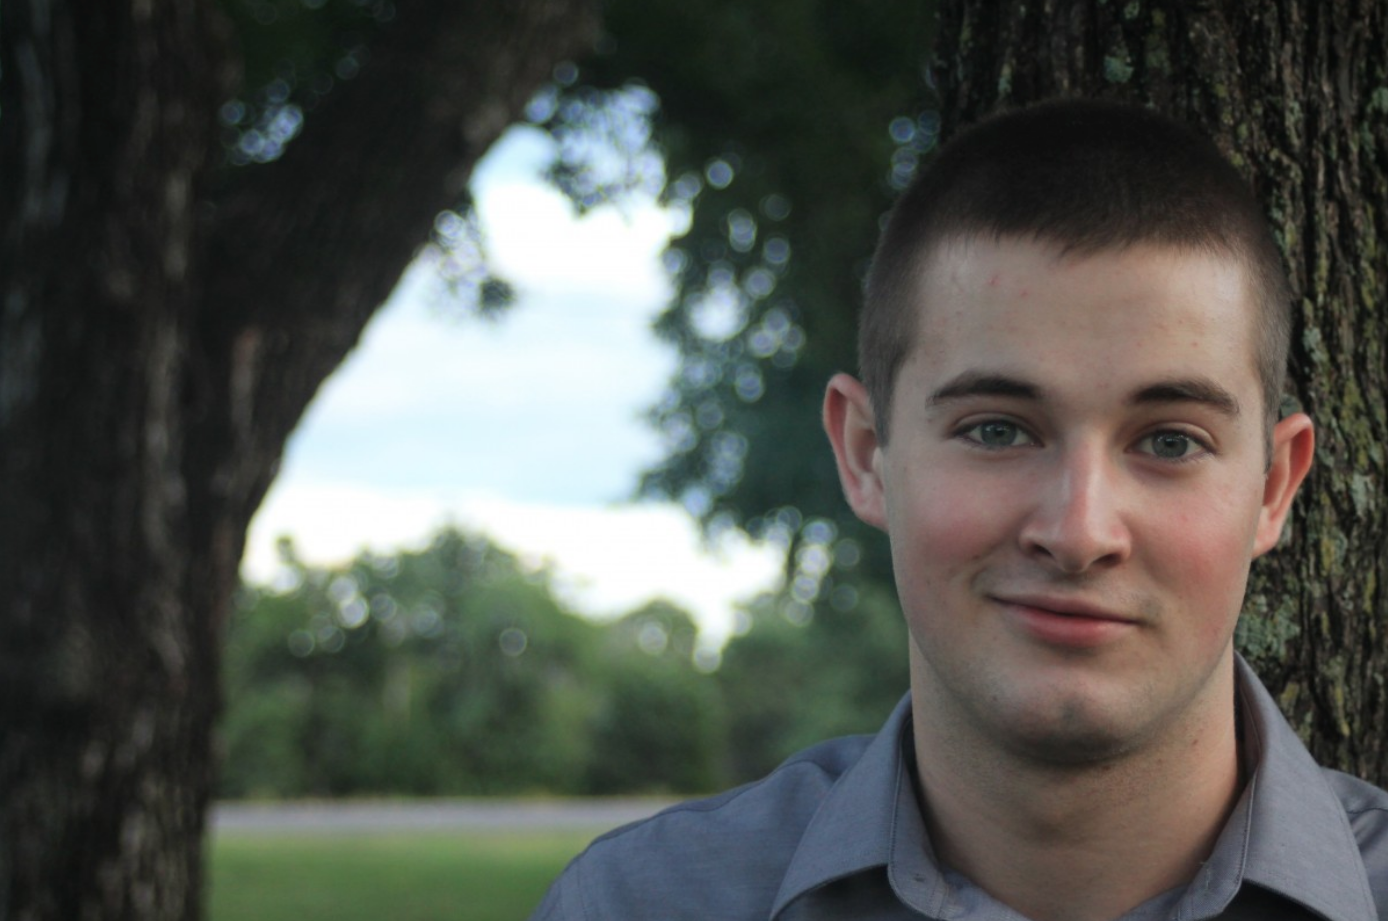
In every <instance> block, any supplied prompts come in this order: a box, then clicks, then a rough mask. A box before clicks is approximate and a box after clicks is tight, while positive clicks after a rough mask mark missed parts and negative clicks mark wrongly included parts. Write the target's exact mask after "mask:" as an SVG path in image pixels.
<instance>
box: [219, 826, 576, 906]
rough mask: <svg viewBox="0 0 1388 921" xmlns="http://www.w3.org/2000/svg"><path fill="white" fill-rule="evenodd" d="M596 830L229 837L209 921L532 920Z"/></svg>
mask: <svg viewBox="0 0 1388 921" xmlns="http://www.w3.org/2000/svg"><path fill="white" fill-rule="evenodd" d="M593 834H594V833H592V832H578V831H560V832H511V833H501V832H434V831H428V832H410V833H398V834H396V833H388V834H382V833H373V834H362V835H354V836H344V837H332V836H328V835H289V834H265V833H259V832H243V831H237V832H222V833H220V834H218V835H216V836H215V837H214V838H213V841H212V848H211V855H212V856H211V865H210V877H211V892H210V902H209V910H208V918H209V919H210V921H319V919H323V921H328V919H331V921H367V919H370V921H440V919H460V921H523V919H524V918H526V916H527V915H529V913H530V912H531V910H532V909H534V907H535V906H536V905H538V904H539V902H540V899H541V898H542V897H543V896H544V893H545V889H546V888H547V887H548V886H549V883H550V881H551V880H553V879H554V877H555V876H557V875H558V873H559V871H560V870H561V869H563V867H564V865H565V864H566V863H568V861H569V860H570V858H572V857H573V856H574V855H575V854H577V853H578V852H579V851H581V850H582V849H583V848H584V846H585V845H586V844H587V843H588V841H589V840H591V839H592V837H593Z"/></svg>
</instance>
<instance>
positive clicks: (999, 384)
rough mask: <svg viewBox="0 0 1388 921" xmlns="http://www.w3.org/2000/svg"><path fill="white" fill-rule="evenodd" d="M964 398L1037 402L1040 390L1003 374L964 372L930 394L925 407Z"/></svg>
mask: <svg viewBox="0 0 1388 921" xmlns="http://www.w3.org/2000/svg"><path fill="white" fill-rule="evenodd" d="M964 397H1019V398H1021V399H1024V400H1039V399H1040V398H1041V388H1040V387H1038V386H1036V385H1035V384H1033V383H1031V382H1030V381H1025V380H1021V379H1019V378H1015V377H1008V376H1006V375H1003V374H985V373H982V372H979V371H965V372H964V373H963V374H960V375H958V376H957V377H955V378H953V379H951V380H950V381H948V382H946V383H945V384H944V386H942V387H940V388H939V389H938V390H936V391H935V392H934V393H932V394H931V395H930V399H929V400H928V401H927V402H926V405H928V406H938V405H940V404H941V403H947V402H949V401H950V400H959V399H962V398H964Z"/></svg>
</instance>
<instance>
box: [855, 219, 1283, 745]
mask: <svg viewBox="0 0 1388 921" xmlns="http://www.w3.org/2000/svg"><path fill="white" fill-rule="evenodd" d="M919 300H920V303H921V304H922V307H921V309H922V311H923V312H922V316H921V318H920V322H919V324H918V330H917V333H916V336H917V338H916V342H915V344H914V346H913V348H912V350H911V351H910V352H909V353H908V356H907V359H906V361H905V362H904V364H903V366H902V368H901V371H900V374H899V377H898V379H897V382H896V389H895V396H894V399H893V404H892V418H891V420H890V422H891V425H890V432H891V440H890V443H889V445H887V446H886V447H882V446H880V445H877V446H876V447H874V448H873V449H872V450H871V452H870V455H869V454H868V453H867V452H861V453H862V456H864V457H870V459H869V460H867V461H866V462H865V464H864V466H865V467H870V468H871V469H870V470H869V471H868V476H869V478H870V480H871V481H872V482H873V483H876V484H877V486H876V488H877V489H878V494H877V496H876V498H875V499H874V498H873V496H872V495H867V497H866V499H864V498H863V497H862V496H859V497H857V498H856V499H855V502H854V504H855V509H857V510H858V511H859V513H860V514H861V515H862V516H863V517H864V518H865V519H866V520H868V521H870V522H872V523H876V524H879V525H883V526H885V527H886V529H887V531H888V533H889V535H890V538H891V544H892V557H893V562H894V565H895V569H896V579H897V586H898V591H899V593H900V597H901V603H902V606H903V609H904V611H905V615H906V619H907V623H908V626H909V628H910V633H911V637H912V646H913V648H912V683H913V690H914V691H915V695H916V701H917V706H918V708H919V707H921V706H927V707H930V708H932V709H933V710H934V711H935V714H934V715H935V716H936V717H939V718H941V719H943V720H946V721H947V722H948V724H949V725H952V726H956V727H967V731H969V732H975V733H980V734H982V736H983V737H986V738H988V739H990V740H991V741H992V742H994V743H997V744H1001V745H1002V746H1004V747H1006V748H1009V749H1012V750H1014V751H1016V752H1018V753H1022V754H1025V755H1026V756H1027V757H1030V758H1034V759H1039V760H1051V761H1057V762H1075V761H1091V760H1103V759H1106V758H1112V757H1115V756H1118V755H1121V754H1124V753H1127V752H1132V751H1134V750H1136V749H1139V748H1141V747H1143V746H1144V745H1146V744H1149V743H1153V742H1156V741H1157V740H1165V741H1168V742H1169V741H1172V740H1173V739H1174V738H1176V737H1178V736H1180V735H1182V733H1185V734H1186V735H1189V734H1190V733H1191V732H1195V731H1198V730H1197V729H1195V728H1194V727H1198V726H1200V725H1208V722H1207V721H1202V715H1208V714H1209V713H1210V712H1212V711H1211V708H1213V707H1218V706H1223V707H1225V708H1227V707H1229V706H1230V705H1231V703H1230V702H1231V700H1232V695H1231V694H1230V693H1229V689H1230V688H1231V681H1232V678H1231V666H1232V660H1231V656H1230V643H1231V637H1232V635H1233V630H1234V624H1235V621H1236V619H1237V617H1238V613H1239V609H1240V606H1241V604H1242V599H1243V595H1244V587H1245V582H1246V579H1247V574H1248V567H1249V563H1250V561H1251V560H1252V558H1253V557H1255V556H1257V555H1258V554H1260V553H1262V552H1264V551H1266V550H1267V549H1269V548H1270V547H1271V546H1272V545H1273V543H1275V542H1276V539H1277V534H1278V532H1279V530H1280V527H1281V522H1282V519H1283V517H1284V516H1285V511H1286V508H1285V504H1286V503H1282V502H1281V500H1280V493H1279V494H1278V496H1276V497H1272V498H1275V499H1276V501H1272V499H1270V496H1271V495H1272V493H1273V492H1276V490H1273V489H1270V488H1269V486H1268V484H1269V483H1272V484H1273V485H1274V486H1276V485H1278V484H1279V483H1281V481H1282V479H1283V478H1282V472H1283V468H1285V467H1286V463H1285V460H1286V456H1287V455H1288V453H1289V450H1290V449H1289V448H1288V447H1287V442H1288V440H1289V437H1290V436H1289V435H1288V431H1290V429H1292V428H1295V429H1296V430H1297V431H1304V432H1305V436H1306V439H1307V440H1306V441H1305V442H1300V443H1299V444H1301V445H1303V446H1304V448H1305V450H1304V452H1303V453H1304V454H1305V455H1306V457H1307V459H1308V460H1309V450H1310V448H1309V437H1310V433H1309V422H1305V421H1304V417H1300V421H1295V422H1294V424H1292V425H1289V424H1288V423H1285V422H1284V423H1281V424H1279V431H1278V432H1277V433H1275V442H1276V444H1277V445H1278V447H1277V448H1276V449H1275V452H1274V470H1273V475H1272V476H1271V477H1269V476H1267V467H1266V460H1267V455H1266V449H1265V445H1266V442H1265V432H1264V429H1263V405H1262V396H1261V389H1260V386H1259V380H1258V376H1257V370H1256V364H1255V360H1254V322H1253V310H1254V306H1253V302H1252V298H1251V295H1250V291H1249V288H1248V285H1247V279H1246V278H1245V273H1244V272H1243V270H1242V268H1241V267H1240V266H1239V264H1238V263H1237V262H1236V261H1234V260H1232V259H1227V258H1221V257H1217V256H1212V255H1205V254H1198V253H1192V252H1186V251H1179V250H1173V249H1167V248H1159V247H1154V246H1137V247H1133V248H1130V249H1127V250H1122V251H1118V252H1111V253H1102V254H1098V255H1093V256H1087V257H1064V258H1062V257H1060V256H1059V255H1058V250H1057V249H1056V248H1055V247H1053V246H1051V245H1047V244H1042V243H1037V242H1031V241H1025V240H1019V239H1004V240H1001V241H990V240H974V241H971V242H968V243H962V242H961V243H953V244H948V245H944V246H942V247H940V248H939V249H938V250H937V252H936V253H935V255H934V256H933V257H932V260H931V262H930V264H929V266H928V271H927V273H926V276H925V281H924V282H923V284H922V291H921V295H920V299H919ZM925 305H928V306H925ZM832 389H833V388H832V387H831V390H832ZM837 447H839V446H838V444H837V443H836V448H837ZM845 450H851V449H842V448H841V449H840V460H841V464H842V462H843V459H844V458H843V454H844V451H845ZM1279 458H1281V459H1282V460H1281V461H1279V460H1278V459H1279ZM1279 463H1281V465H1282V466H1281V467H1279V466H1277V465H1278V464H1279ZM1303 472H1304V471H1303ZM1299 481H1300V474H1297V475H1296V476H1295V482H1293V483H1292V484H1291V492H1295V486H1296V483H1297V482H1299ZM846 482H847V480H846ZM850 497H851V498H853V489H852V487H850ZM1286 499H1287V502H1289V501H1290V495H1288V496H1287V497H1286ZM1221 698H1222V699H1221ZM1183 727H1184V728H1183Z"/></svg>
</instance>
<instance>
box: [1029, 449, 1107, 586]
mask: <svg viewBox="0 0 1388 921" xmlns="http://www.w3.org/2000/svg"><path fill="white" fill-rule="evenodd" d="M1040 475H1041V476H1042V479H1041V481H1040V482H1039V483H1038V486H1037V491H1036V495H1035V505H1034V507H1033V509H1032V511H1031V514H1030V515H1029V516H1028V517H1027V520H1026V523H1025V524H1024V526H1023V528H1022V532H1021V535H1020V536H1021V541H1022V546H1023V549H1024V550H1025V551H1026V552H1027V553H1028V554H1029V555H1031V556H1033V557H1040V558H1043V559H1045V560H1046V561H1047V562H1048V563H1049V565H1051V566H1053V567H1055V568H1057V569H1059V570H1060V571H1062V572H1064V573H1067V574H1070V575H1078V574H1080V573H1083V572H1086V571H1088V570H1090V569H1093V568H1095V567H1106V566H1112V565H1114V564H1116V563H1120V562H1122V561H1123V560H1125V559H1127V558H1128V556H1129V555H1130V554H1131V552H1132V535H1131V534H1130V533H1129V530H1128V527H1127V524H1126V522H1125V519H1124V514H1123V495H1122V483H1121V478H1122V474H1121V470H1119V469H1118V468H1117V465H1115V464H1114V462H1113V460H1112V458H1110V457H1109V456H1108V454H1107V452H1106V451H1105V450H1104V449H1103V447H1102V446H1099V445H1092V446H1078V447H1075V448H1073V449H1070V450H1062V451H1059V452H1057V454H1056V455H1055V463H1054V464H1052V465H1049V466H1048V467H1047V468H1045V470H1044V472H1043V473H1041V474H1040Z"/></svg>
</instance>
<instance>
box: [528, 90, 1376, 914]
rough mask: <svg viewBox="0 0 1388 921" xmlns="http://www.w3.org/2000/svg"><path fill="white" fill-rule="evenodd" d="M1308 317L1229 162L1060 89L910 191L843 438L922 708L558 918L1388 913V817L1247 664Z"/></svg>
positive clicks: (1296, 431)
mask: <svg viewBox="0 0 1388 921" xmlns="http://www.w3.org/2000/svg"><path fill="white" fill-rule="evenodd" d="M1289 311H1290V295H1289V292H1288V290H1287V283H1286V280H1285V275H1284V273H1283V270H1282V266H1281V263H1280V258H1279V255H1278V251H1277V248H1276V245H1275V243H1274V241H1273V239H1272V236H1271V233H1270V231H1269V229H1268V227H1267V223H1266V220H1265V218H1264V217H1263V215H1262V212H1261V210H1260V209H1259V207H1258V205H1257V203H1256V202H1255V201H1254V200H1252V198H1251V196H1250V195H1249V193H1248V192H1247V191H1246V189H1245V187H1244V185H1243V184H1242V182H1241V181H1240V179H1239V177H1238V175H1237V173H1236V172H1235V171H1234V170H1233V168H1232V167H1231V166H1229V165H1228V163H1227V162H1225V161H1224V160H1223V158H1222V157H1221V156H1220V155H1219V154H1218V152H1217V150H1216V149H1215V148H1214V147H1213V145H1212V144H1210V142H1209V141H1208V140H1206V139H1204V138H1203V137H1201V136H1200V135H1198V134H1196V133H1195V132H1192V131H1190V130H1189V129H1187V128H1185V127H1183V126H1181V125H1179V124H1176V123H1174V122H1172V121H1170V120H1168V119H1165V118H1163V117H1161V116H1158V115H1155V114H1153V113H1150V112H1147V111H1145V110H1142V109H1137V108H1132V107H1126V106H1118V105H1112V104H1104V103H1096V102H1083V101H1069V102H1057V103H1051V104H1047V105H1043V106H1037V107H1034V108H1031V109H1026V110H1022V111H1020V112H1015V113H1012V114H1008V115H1003V116H1001V117H998V118H995V119H992V120H990V121H987V122H984V123H983V124H982V125H980V126H978V127H976V128H974V129H973V130H972V131H969V132H967V133H965V134H963V135H962V136H961V137H960V138H959V139H958V140H956V141H955V142H954V143H952V144H951V145H950V146H949V147H948V148H946V149H945V150H944V151H942V152H941V154H940V155H939V156H938V157H937V158H936V159H935V160H934V161H933V162H932V163H931V164H930V166H929V167H928V168H927V169H926V171H925V172H924V174H923V175H922V177H921V178H920V179H919V180H918V181H917V183H916V184H915V185H914V186H913V187H912V188H911V189H910V190H908V191H907V193H906V194H905V195H904V196H903V198H902V200H901V202H900V203H899V204H898V205H897V207H896V208H895V210H894V212H893V216H892V219H891V221H890V222H889V225H888V227H887V229H886V231H885V233H884V235H883V239H882V241H881V243H880V244H879V247H878V252H877V255H876V257H875V260H874V263H873V268H872V271H871V273H870V276H869V280H868V286H867V296H866V301H865V305H864V310H863V316H862V324H861V340H860V359H861V365H862V372H863V377H864V381H863V383H859V382H858V381H857V380H855V379H854V378H852V377H849V376H847V375H842V374H841V375H838V376H836V377H835V378H834V379H833V380H832V381H831V382H830V384H829V387H828V393H827V396H826V399H825V408H824V421H825V426H826V429H827V430H828V434H829V438H830V441H831V442H832V444H833V448H834V453H835V456H836V458H837V460H838V468H839V474H840V477H841V479H842V482H843V486H844V492H845V494H846V495H847V497H848V501H849V503H850V505H851V506H852V507H853V510H854V511H855V512H856V513H857V514H858V516H859V517H861V518H862V519H863V520H864V521H867V522H868V523H870V524H873V525H876V526H877V527H880V528H883V529H884V530H885V531H886V532H887V534H888V536H889V538H890V541H891V546H892V554H893V562H894V566H895V570H896V581H897V588H898V593H899V595H900V600H901V605H902V609H903V612H904V614H905V617H906V621H907V625H908V627H909V632H910V638H911V643H910V649H909V655H910V664H911V692H910V694H909V695H908V697H907V699H906V700H904V701H903V702H902V704H901V706H899V707H898V709H897V711H896V712H895V713H894V714H893V715H892V717H891V719H890V720H889V721H888V723H887V725H886V726H885V727H884V728H883V730H882V731H881V732H880V733H879V734H878V735H877V736H876V737H874V738H871V739H848V740H837V741H834V742H830V743H826V744H824V745H821V746H817V747H815V748H812V749H810V750H808V751H806V752H804V753H802V754H800V755H798V756H796V757H795V758H792V759H791V760H790V761H788V762H787V763H786V764H784V765H782V766H781V767H780V768H778V769H777V770H776V771H775V772H774V773H773V774H771V775H770V776H769V777H767V778H766V779H764V780H762V781H760V782H758V783H755V784H751V785H749V786H747V787H743V788H741V789H739V790H735V791H732V792H731V793H727V794H724V795H723V796H720V797H716V798H714V799H711V800H706V801H703V802H698V803H692V804H687V805H684V806H679V807H675V808H674V809H671V810H667V811H666V812H664V813H662V814H661V815H659V816H656V817H655V818H653V819H650V820H647V821H646V822H643V823H638V824H636V825H633V826H629V827H627V828H625V829H620V830H618V831H616V832H613V833H612V834H610V835H607V836H604V837H603V838H600V839H599V840H598V841H596V842H594V844H593V845H592V846H591V847H590V848H589V849H588V851H587V852H586V853H585V854H584V855H583V856H582V857H580V858H579V859H578V860H576V861H575V862H574V864H572V865H571V866H570V868H569V869H568V870H567V871H566V872H565V874H564V875H563V876H562V877H561V878H560V879H559V881H558V882H556V884H555V885H554V887H553V888H552V889H551V891H550V893H549V896H548V897H547V899H546V901H545V903H544V904H543V905H542V906H541V908H540V910H539V912H538V913H537V917H538V918H554V919H559V918H566V919H568V918H572V919H579V918H593V919H597V918H604V919H609V918H610V919H618V918H621V919H625V918H633V919H634V918H643V919H644V918H650V919H656V918H701V919H704V918H706V919H734V918H736V919H742V918H747V919H751V918H759V919H767V918H775V919H784V921H790V919H828V918H854V919H858V918H864V919H876V918H883V919H885V918H920V917H927V918H939V919H975V918H976V919H1011V921H1017V919H1030V921H1109V919H1115V918H1122V919H1143V921H1146V919H1153V921H1155V919H1166V918H1180V919H1199V918H1214V917H1224V918H1250V919H1252V918H1259V919H1280V918H1321V919H1329V921H1351V919H1356V921H1371V919H1380V921H1383V919H1388V794H1385V793H1384V792H1383V791H1381V790H1378V789H1376V788H1374V787H1372V786H1370V785H1368V784H1365V783H1363V782H1361V781H1357V780H1354V779H1353V778H1350V777H1347V776H1345V775H1343V774H1339V773H1337V772H1334V771H1327V770H1322V769H1320V768H1318V767H1317V766H1316V765H1315V764H1314V763H1313V762H1312V761H1311V758H1310V756H1309V755H1308V754H1307V752H1306V751H1305V749H1304V748H1303V747H1302V746H1301V744H1300V742H1299V741H1298V740H1297V738H1296V736H1295V734H1294V733H1293V732H1292V731H1291V729H1290V728H1289V727H1288V726H1287V724H1286V723H1285V722H1284V721H1283V719H1282V717H1281V716H1280V714H1279V713H1278V711H1277V708H1276V706H1275V704H1274V703H1273V701H1272V700H1271V699H1270V697H1269V696H1268V694H1267V692H1266V691H1265V690H1264V689H1263V687H1262V686H1261V685H1260V684H1259V682H1258V680H1257V678H1256V677H1254V676H1253V674H1252V673H1251V672H1250V670H1249V669H1248V667H1247V665H1246V664H1244V663H1243V661H1242V660H1241V659H1239V658H1238V657H1237V655H1236V654H1235V652H1234V650H1233V644H1232V641H1233V633H1234V625H1235V622H1236V621H1237V619H1238V615H1239V609H1240V607H1241V605H1242V602H1243V595H1244V590H1245V583H1246V580H1247V576H1248V569H1249V565H1250V563H1251V562H1252V560H1253V559H1254V558H1255V557H1257V556H1259V555H1261V554H1263V553H1265V552H1267V551H1269V550H1271V549H1272V548H1273V547H1274V546H1275V545H1276V543H1277V541H1278V537H1279V535H1280V533H1281V530H1282V526H1283V522H1284V521H1285V520H1286V516H1287V512H1288V509H1289V508H1290V505H1291V502H1292V499H1293V497H1294V495H1295V494H1296V491H1297V488H1298V486H1299V485H1300V483H1301V481H1302V479H1303V477H1304V476H1305V475H1306V472H1307V470H1308V469H1309V467H1310V464H1311V457H1312V448H1313V442H1314V437H1313V434H1312V428H1311V422H1310V420H1309V419H1307V418H1306V416H1304V415H1302V414H1300V413H1296V414H1293V415H1290V416H1287V417H1286V418H1282V419H1278V418H1277V408H1278V405H1279V402H1280V395H1281V390H1282V384H1283V374H1284V366H1285V361H1286V351H1287V341H1288V335H1289V334H1288V329H1289V326H1290V320H1289Z"/></svg>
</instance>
